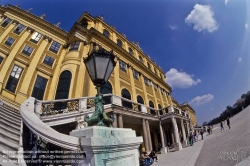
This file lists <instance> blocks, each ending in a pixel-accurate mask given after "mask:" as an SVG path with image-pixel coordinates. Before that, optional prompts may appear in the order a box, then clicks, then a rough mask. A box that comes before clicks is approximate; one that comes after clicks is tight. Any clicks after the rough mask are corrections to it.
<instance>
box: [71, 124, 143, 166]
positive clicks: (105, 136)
mask: <svg viewBox="0 0 250 166" xmlns="http://www.w3.org/2000/svg"><path fill="white" fill-rule="evenodd" d="M70 135H71V136H75V137H79V138H80V145H81V150H82V151H85V152H86V158H79V159H76V160H78V161H77V163H72V165H73V166H74V165H75V166H111V165H112V166H113V165H117V166H128V165H129V166H139V154H138V148H139V145H140V144H141V143H142V137H136V134H135V131H133V130H132V129H121V128H108V127H103V126H91V127H87V128H83V129H78V130H73V131H72V132H71V133H70Z"/></svg>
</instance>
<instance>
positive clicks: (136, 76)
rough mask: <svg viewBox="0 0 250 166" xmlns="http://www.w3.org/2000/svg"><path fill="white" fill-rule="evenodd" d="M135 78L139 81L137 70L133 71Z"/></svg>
mask: <svg viewBox="0 0 250 166" xmlns="http://www.w3.org/2000/svg"><path fill="white" fill-rule="evenodd" d="M133 76H134V78H135V79H137V80H139V73H138V72H137V71H136V70H135V69H133Z"/></svg>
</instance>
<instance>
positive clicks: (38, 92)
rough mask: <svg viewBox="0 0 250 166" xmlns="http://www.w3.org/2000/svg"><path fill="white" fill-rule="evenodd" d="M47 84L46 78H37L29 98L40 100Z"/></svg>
mask: <svg viewBox="0 0 250 166" xmlns="http://www.w3.org/2000/svg"><path fill="white" fill-rule="evenodd" d="M47 82H48V80H47V79H46V78H43V77H41V76H37V77H36V83H35V86H34V88H33V92H32V95H31V96H32V97H34V98H36V99H38V100H42V99H43V95H44V92H45V88H46V85H47Z"/></svg>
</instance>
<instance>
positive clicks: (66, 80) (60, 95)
mask: <svg viewBox="0 0 250 166" xmlns="http://www.w3.org/2000/svg"><path fill="white" fill-rule="evenodd" d="M70 82H71V72H70V71H68V70H65V71H63V72H62V73H61V75H60V77H59V81H58V85H57V90H56V97H55V99H67V98H68V96H69V88H70Z"/></svg>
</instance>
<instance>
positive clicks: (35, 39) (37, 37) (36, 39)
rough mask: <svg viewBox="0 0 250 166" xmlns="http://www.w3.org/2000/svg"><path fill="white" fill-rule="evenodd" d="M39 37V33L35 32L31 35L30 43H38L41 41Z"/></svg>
mask: <svg viewBox="0 0 250 166" xmlns="http://www.w3.org/2000/svg"><path fill="white" fill-rule="evenodd" d="M41 37H42V35H41V34H40V33H38V32H35V33H34V34H33V35H32V37H31V39H30V41H32V42H33V43H38V42H39V40H40V39H41Z"/></svg>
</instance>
